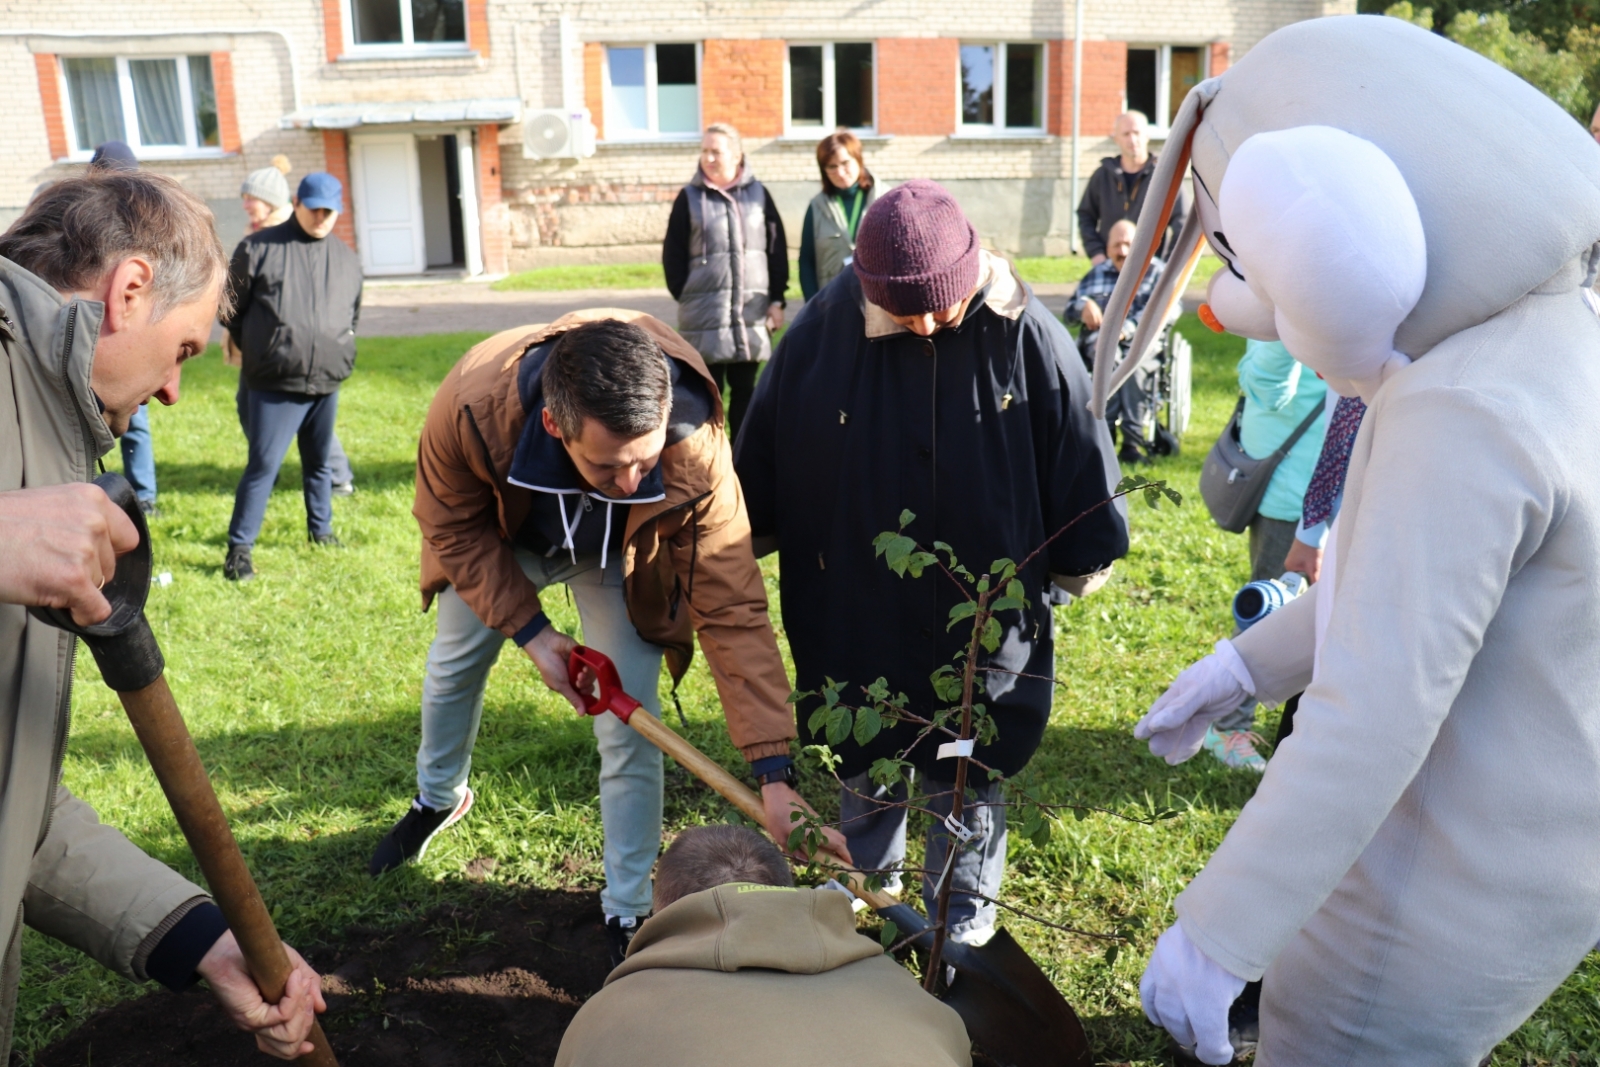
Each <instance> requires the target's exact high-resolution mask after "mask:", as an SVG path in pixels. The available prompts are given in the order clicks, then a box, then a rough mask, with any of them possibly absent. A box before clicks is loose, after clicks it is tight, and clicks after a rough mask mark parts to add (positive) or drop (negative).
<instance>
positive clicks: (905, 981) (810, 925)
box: [556, 884, 972, 1067]
mask: <svg viewBox="0 0 1600 1067" xmlns="http://www.w3.org/2000/svg"><path fill="white" fill-rule="evenodd" d="M808 1035H809V1036H808ZM841 1057H842V1059H843V1060H844V1061H845V1062H849V1063H859V1064H872V1065H873V1067H971V1064H972V1044H971V1042H970V1041H969V1040H968V1039H967V1031H966V1027H965V1026H964V1025H963V1024H962V1022H961V1018H960V1016H958V1015H957V1014H956V1013H955V1011H954V1010H953V1009H951V1008H949V1007H947V1006H946V1005H944V1004H941V1003H940V1002H939V1001H937V1000H935V999H934V998H933V997H931V996H929V995H928V994H927V993H925V992H923V991H922V987H921V986H919V985H918V984H917V982H916V980H915V979H913V978H912V977H911V975H910V974H908V973H907V972H906V970H905V969H904V968H902V967H900V966H899V965H898V964H896V963H895V962H894V961H893V960H892V959H890V958H889V957H888V956H886V955H884V953H883V949H882V948H881V947H880V946H879V945H878V943H877V942H876V941H872V940H869V939H868V938H865V937H862V936H861V935H860V934H858V933H856V924H855V918H854V915H853V913H852V912H851V910H850V900H849V898H848V897H846V896H845V895H844V894H843V893H838V892H834V891H833V890H829V889H780V888H777V887H774V886H765V885H748V884H732V885H723V886H718V887H717V888H715V889H708V890H705V891H704V892H701V893H691V894H690V895H689V896H686V897H684V898H683V899H681V900H677V901H674V902H673V903H672V904H670V905H668V906H667V907H665V908H663V909H662V910H661V911H660V913H659V914H657V915H655V916H653V917H652V918H650V919H648V920H646V922H645V923H644V925H643V926H641V927H640V928H639V932H638V933H637V934H636V935H634V938H633V943H632V944H631V945H630V946H629V947H628V958H627V959H626V960H624V961H623V963H622V966H620V967H618V968H617V969H616V970H614V971H612V972H611V976H610V977H609V978H607V979H606V985H605V988H604V989H602V990H600V992H598V993H596V994H595V995H594V996H593V997H592V998H590V1000H589V1002H588V1003H587V1004H585V1005H584V1006H583V1007H582V1009H580V1010H579V1012H578V1014H577V1017H576V1018H574V1019H573V1020H572V1025H571V1026H569V1027H568V1028H567V1032H566V1034H565V1036H563V1037H562V1039H561V1051H560V1052H558V1053H557V1054H556V1067H615V1065H617V1064H650V1065H651V1067H679V1065H682V1067H690V1065H694V1067H701V1065H704V1064H733V1063H758V1064H761V1065H762V1067H814V1065H815V1064H818V1063H826V1062H830V1061H838V1060H840V1059H841Z"/></svg>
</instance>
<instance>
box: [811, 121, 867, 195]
mask: <svg viewBox="0 0 1600 1067" xmlns="http://www.w3.org/2000/svg"><path fill="white" fill-rule="evenodd" d="M841 148H842V149H844V150H845V151H846V152H849V153H850V155H851V157H852V158H854V159H855V161H856V166H858V167H860V168H861V177H859V178H857V179H856V188H858V189H871V188H872V172H871V171H869V170H867V161H866V160H864V159H862V158H861V138H859V137H857V136H856V135H855V134H853V133H851V132H850V131H849V130H840V131H839V132H838V133H830V134H828V136H826V137H824V138H823V139H822V140H820V141H818V142H817V170H819V171H821V172H822V191H823V192H825V193H831V192H833V190H834V189H835V188H836V187H835V186H834V184H833V182H832V181H831V180H829V178H828V162H829V160H831V159H833V154H834V153H835V152H837V151H838V150H839V149H841Z"/></svg>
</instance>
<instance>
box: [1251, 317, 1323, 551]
mask: <svg viewBox="0 0 1600 1067" xmlns="http://www.w3.org/2000/svg"><path fill="white" fill-rule="evenodd" d="M1239 388H1240V389H1242V390H1244V415H1243V417H1242V418H1241V420H1240V430H1239V438H1240V443H1241V444H1243V445H1244V450H1245V452H1247V453H1249V455H1250V457H1251V458H1252V459H1264V458H1265V457H1267V456H1269V455H1271V454H1272V452H1273V451H1274V450H1275V449H1277V448H1278V447H1279V446H1280V445H1282V444H1283V442H1284V441H1286V440H1287V439H1288V437H1289V435H1290V434H1292V433H1294V428H1295V427H1296V426H1299V425H1300V422H1301V420H1303V419H1304V418H1305V417H1306V416H1307V415H1308V414H1310V412H1311V411H1312V410H1313V409H1319V410H1320V409H1321V408H1322V407H1323V405H1324V403H1325V402H1326V399H1327V395H1328V387H1327V385H1326V384H1325V383H1324V382H1323V380H1322V379H1321V378H1318V377H1317V376H1316V374H1315V373H1314V372H1312V371H1311V369H1310V368H1308V367H1306V366H1305V365H1304V364H1302V363H1300V362H1299V361H1298V360H1296V359H1295V358H1294V357H1293V356H1291V355H1290V354H1289V350H1288V349H1287V348H1285V347H1283V344H1282V342H1279V341H1248V342H1246V343H1245V349H1244V356H1243V357H1242V358H1241V359H1240V360H1239ZM1327 428H1328V416H1327V415H1326V414H1324V415H1323V416H1322V417H1321V418H1319V419H1317V421H1316V422H1313V423H1312V424H1311V428H1310V429H1309V430H1307V431H1306V432H1305V433H1304V434H1303V435H1302V436H1301V438H1300V440H1299V441H1297V442H1295V446H1294V448H1293V449H1291V450H1290V452H1289V454H1288V455H1287V456H1285V457H1284V460H1283V462H1282V463H1280V464H1278V469H1277V470H1276V471H1274V472H1273V475H1272V481H1271V482H1270V483H1268V485H1267V495H1266V496H1265V497H1263V498H1262V500H1261V512H1260V513H1261V514H1262V515H1265V516H1266V517H1267V518H1269V519H1282V520H1283V521H1284V522H1294V523H1298V522H1299V521H1300V512H1301V509H1302V507H1303V505H1304V503H1305V495H1306V486H1307V485H1309V484H1310V482H1311V473H1312V471H1314V470H1315V469H1316V466H1317V457H1318V456H1320V455H1321V454H1322V437H1323V434H1324V433H1325V432H1326V431H1327Z"/></svg>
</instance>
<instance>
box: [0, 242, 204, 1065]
mask: <svg viewBox="0 0 1600 1067" xmlns="http://www.w3.org/2000/svg"><path fill="white" fill-rule="evenodd" d="M104 312H105V306H104V305H102V304H99V303H96V302H92V301H87V300H72V301H65V300H63V299H62V298H61V297H60V296H59V295H58V294H57V293H56V291H55V290H54V289H51V288H50V287H49V286H48V285H46V284H45V283H44V282H42V281H40V280H39V279H38V278H37V277H35V276H34V275H33V274H30V273H29V272H27V271H25V270H23V269H22V268H20V267H18V266H17V265H16V264H14V263H12V262H11V261H10V260H7V259H3V258H0V359H3V360H4V361H5V371H4V373H3V374H0V491H6V490H13V489H20V488H22V487H24V486H27V487H30V488H32V487H38V486H46V485H61V484H63V483H66V482H74V481H85V480H87V479H88V477H89V476H90V474H91V472H92V468H93V465H94V463H95V461H96V460H97V459H99V458H100V457H101V456H103V455H104V454H105V453H106V452H108V451H110V450H111V446H112V444H113V439H112V436H111V431H110V429H109V428H108V427H107V426H106V423H105V420H104V419H103V418H101V416H100V408H99V404H98V403H97V402H96V400H95V397H94V394H93V393H91V392H90V390H89V367H90V364H91V363H92V362H93V357H94V347H95V341H96V339H97V338H98V337H99V334H100V322H101V317H102V315H103V314H104ZM76 647H77V639H76V638H75V637H71V636H69V635H68V634H67V633H66V632H65V631H62V630H58V629H56V628H54V627H52V626H47V625H45V624H44V623H42V622H39V621H37V620H35V619H33V618H32V617H31V616H29V615H28V612H27V609H26V608H23V607H20V606H18V605H16V604H0V945H4V955H3V956H0V1062H3V1061H5V1060H6V1059H7V1058H8V1052H9V1049H10V1047H11V1026H12V1020H13V1017H14V1015H15V1011H16V999H17V982H18V976H19V972H20V968H21V942H22V924H23V923H24V922H26V923H27V924H28V925H29V926H31V927H33V928H34V929H36V930H38V931H40V932H41V933H44V934H46V935H48V936H50V937H54V938H56V939H58V940H60V941H64V942H66V943H67V944H69V945H72V946H74V947H76V948H79V949H81V950H83V951H84V952H86V953H88V954H89V955H90V956H92V957H94V958H95V959H96V960H98V961H100V962H101V963H103V964H104V965H105V966H107V967H109V968H111V969H112V970H114V971H116V972H117V973H119V974H121V975H123V976H125V977H128V978H134V979H138V980H143V979H145V978H146V974H145V971H144V966H145V962H146V961H147V960H148V958H149V955H150V952H151V950H152V949H154V948H155V946H156V945H157V944H158V943H159V942H160V941H161V939H162V937H164V936H165V935H166V933H167V932H168V931H169V930H171V929H172V927H173V926H174V925H176V923H177V922H178V920H179V919H181V918H182V917H183V916H184V915H186V914H187V913H188V912H189V911H190V909H192V908H193V907H194V906H195V905H197V904H199V903H201V902H202V901H204V900H205V899H206V897H205V893H204V890H202V889H201V888H200V887H199V886H197V885H195V884H194V883H192V882H190V881H188V880H187V879H185V878H182V877H180V876H179V875H178V874H177V872H175V871H173V870H172V869H171V868H169V867H167V866H166V865H164V864H162V863H159V862H157V861H156V860H154V859H151V858H150V857H149V856H146V855H145V854H144V853H143V852H141V851H140V850H139V849H137V848H135V847H134V846H133V844H132V843H131V842H129V841H128V839H127V838H125V837H123V836H122V835H121V834H120V833H118V832H117V831H116V830H113V829H112V828H111V827H109V826H102V825H100V821H99V819H98V818H97V817H96V815H95V813H94V810H93V809H92V808H90V807H89V805H87V804H85V803H84V802H83V801H81V800H79V799H78V798H76V797H74V796H73V795H72V794H71V793H70V792H68V791H67V789H66V787H65V786H63V785H61V784H60V777H61V760H62V757H63V755H64V754H65V752H66V746H67V729H68V720H69V717H70V713H71V708H72V665H73V655H74V652H75V651H76Z"/></svg>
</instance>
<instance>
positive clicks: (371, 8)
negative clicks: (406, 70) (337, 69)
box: [345, 0, 467, 53]
mask: <svg viewBox="0 0 1600 1067" xmlns="http://www.w3.org/2000/svg"><path fill="white" fill-rule="evenodd" d="M345 26H346V27H348V32H349V35H350V46H351V49H352V50H353V51H355V52H357V53H359V52H362V51H368V50H371V51H385V50H387V51H397V50H405V51H413V52H416V51H423V52H425V51H430V50H434V51H452V52H458V51H461V50H462V49H463V48H465V47H466V44H467V11H466V0H345Z"/></svg>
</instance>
